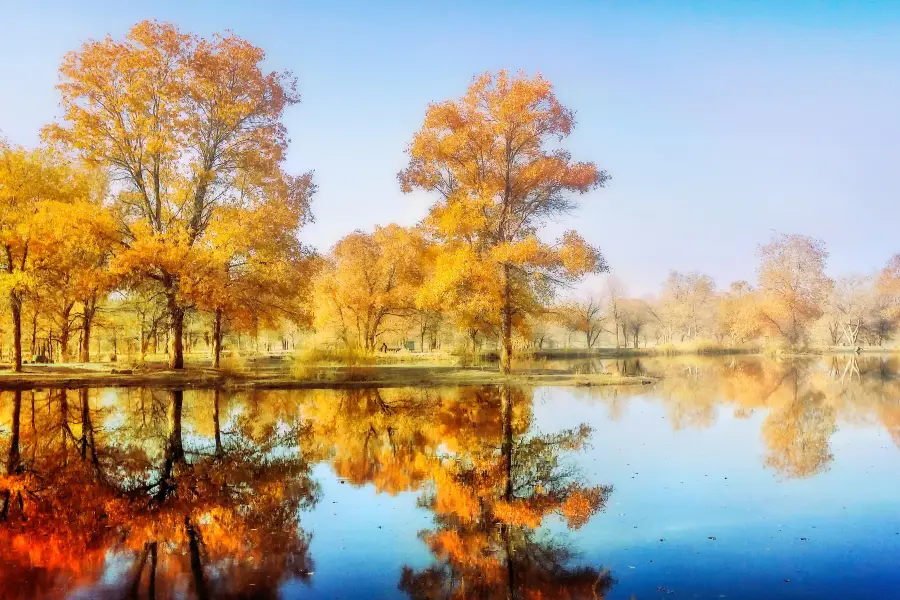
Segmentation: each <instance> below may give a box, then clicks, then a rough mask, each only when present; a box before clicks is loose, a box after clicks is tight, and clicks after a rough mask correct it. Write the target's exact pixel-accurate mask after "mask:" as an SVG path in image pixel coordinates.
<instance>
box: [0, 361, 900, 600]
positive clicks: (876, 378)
mask: <svg viewBox="0 0 900 600" xmlns="http://www.w3.org/2000/svg"><path fill="white" fill-rule="evenodd" d="M592 368H597V369H620V368H622V366H621V365H614V364H609V365H604V364H602V363H598V364H595V365H594V366H593V367H592ZM626 368H627V367H626ZM631 368H633V369H637V368H638V367H637V365H633V367H631ZM640 369H641V371H642V372H647V373H651V374H658V375H660V376H661V381H660V382H659V383H658V384H656V385H655V386H654V387H653V388H652V389H648V388H646V387H644V388H618V389H598V388H594V389H581V388H580V389H578V390H574V391H570V392H567V393H574V394H587V395H590V396H591V397H593V398H597V399H599V400H600V401H601V402H604V403H607V404H608V405H609V406H610V413H611V415H612V417H613V418H615V415H616V414H617V411H620V410H622V409H623V408H624V406H625V405H626V404H627V403H628V402H629V401H630V400H631V398H635V397H638V396H640V397H644V398H646V399H648V400H649V401H650V402H658V403H661V404H662V406H663V407H664V408H665V410H666V411H667V413H668V421H669V422H670V423H671V425H672V426H673V427H675V428H698V427H709V426H711V425H712V424H714V423H715V421H716V419H717V418H718V415H719V414H720V412H721V411H723V410H730V411H732V412H733V414H735V415H736V416H737V417H739V418H745V417H749V416H752V415H754V414H755V413H758V412H759V413H762V415H763V417H762V419H761V421H760V433H761V437H762V441H763V445H764V448H765V457H764V459H763V464H764V465H765V466H766V467H768V468H770V469H773V470H774V471H775V472H776V473H778V474H779V475H781V476H783V477H788V478H797V477H811V476H814V475H815V474H816V473H820V472H822V471H824V470H826V469H828V467H829V464H830V463H831V461H832V460H833V456H832V451H831V445H830V441H831V436H832V435H833V433H834V432H835V430H836V428H837V424H838V423H839V422H848V423H861V424H865V425H878V426H882V427H885V428H886V429H887V431H888V432H889V434H890V435H891V436H892V438H893V439H894V440H895V441H896V442H897V443H898V445H900V380H898V378H897V377H896V375H895V373H896V371H897V369H896V364H895V362H894V361H893V360H884V359H872V358H859V357H855V356H838V357H834V358H833V359H828V360H826V361H824V362H822V361H810V360H782V361H773V360H761V359H757V358H751V357H729V358H724V359H723V358H721V357H720V358H696V357H694V358H685V357H682V358H676V359H665V360H659V359H644V360H642V362H641V365H640ZM531 394H532V392H531V391H530V390H528V389H519V388H498V387H462V388H453V389H450V388H448V389H440V390H421V389H357V390H346V391H334V390H304V391H298V390H294V391H289V390H267V391H254V392H243V393H234V392H224V391H221V392H220V391H215V390H208V391H189V392H180V391H165V390H148V389H141V390H91V391H88V390H86V389H80V390H62V389H60V390H50V391H47V390H43V391H30V390H29V391H24V392H23V391H15V392H13V391H7V392H2V394H0V459H2V469H0V545H2V546H0V547H2V555H0V589H2V590H3V594H4V597H12V598H63V597H68V596H69V595H70V592H71V591H72V590H79V593H80V594H82V595H84V596H87V597H92V598H117V599H118V598H171V597H196V598H235V597H248V596H252V597H254V598H265V597H275V596H277V595H278V594H279V593H280V590H281V589H282V588H283V584H284V583H285V582H288V581H301V582H303V581H306V582H309V581H311V580H312V578H313V575H312V572H313V570H314V569H313V560H312V557H311V555H310V549H309V548H310V540H311V533H310V532H307V531H305V530H304V529H303V527H302V522H303V517H302V515H303V511H304V510H306V509H310V508H313V507H314V506H315V505H316V504H317V502H318V500H319V496H320V491H319V486H318V484H317V482H316V481H314V480H313V477H312V471H311V468H312V466H313V465H315V464H318V463H327V464H328V465H330V467H331V468H332V470H333V471H334V473H335V474H336V475H337V476H338V477H339V478H341V479H342V480H344V481H346V482H347V483H349V484H350V485H351V486H371V487H373V488H374V489H375V490H376V491H377V492H382V493H387V494H392V495H393V494H399V493H404V492H411V493H415V494H417V495H418V497H419V505H420V506H421V507H423V508H425V509H427V510H428V511H430V512H431V513H432V515H433V522H432V525H431V526H430V527H428V528H427V529H426V530H425V531H422V532H420V535H419V537H420V539H421V542H422V543H424V545H425V547H426V548H427V549H428V550H429V552H430V554H431V558H432V563H431V565H430V566H427V567H424V568H412V567H409V566H407V567H403V568H402V570H398V587H399V589H398V590H397V591H398V593H403V594H406V595H407V596H409V597H411V598H448V599H449V598H460V599H462V598H538V597H545V598H546V597H553V598H601V597H603V596H604V595H605V594H606V593H607V592H608V590H609V589H610V587H611V585H612V582H613V580H612V577H611V575H610V573H608V572H606V571H605V570H603V569H602V568H600V567H596V566H590V565H586V564H585V563H584V561H583V560H580V559H579V558H578V553H577V551H576V548H574V547H573V546H572V545H571V543H570V542H568V541H567V540H569V539H571V538H570V537H569V536H567V535H566V533H565V531H564V530H563V529H564V528H560V527H557V526H552V527H547V526H546V525H548V524H550V525H555V524H562V525H564V526H565V527H567V528H569V529H576V528H578V527H580V526H582V525H584V524H585V523H586V522H588V520H590V519H591V517H592V516H593V515H595V514H596V513H598V512H599V511H602V510H603V508H604V506H605V503H606V501H607V498H608V497H609V494H610V493H611V487H608V486H606V485H602V483H603V482H586V481H584V480H583V479H582V477H581V475H580V473H579V472H578V471H577V470H575V469H574V468H573V467H572V466H571V465H572V464H574V463H575V462H576V461H577V457H578V455H579V451H580V450H581V449H582V448H583V447H584V445H585V444H586V443H587V442H588V440H589V437H590V431H589V429H588V428H587V427H586V426H578V427H575V428H573V429H571V430H564V431H557V432H549V433H548V432H543V431H539V430H538V429H537V427H536V425H535V423H534V422H533V420H534V419H533V415H532V408H533V401H532V397H531ZM551 516H553V517H554V518H550V517H551ZM550 531H558V533H556V534H554V535H551V534H550V533H549V532H550ZM329 541H330V540H324V543H328V542H329ZM398 568H399V567H398Z"/></svg>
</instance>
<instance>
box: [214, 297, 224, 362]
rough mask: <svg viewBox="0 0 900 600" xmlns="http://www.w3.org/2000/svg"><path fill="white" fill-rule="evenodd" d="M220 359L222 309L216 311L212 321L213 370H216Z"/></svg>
mask: <svg viewBox="0 0 900 600" xmlns="http://www.w3.org/2000/svg"><path fill="white" fill-rule="evenodd" d="M221 357H222V309H221V308H217V309H216V319H215V321H213V368H214V369H218V368H219V363H220V360H221Z"/></svg>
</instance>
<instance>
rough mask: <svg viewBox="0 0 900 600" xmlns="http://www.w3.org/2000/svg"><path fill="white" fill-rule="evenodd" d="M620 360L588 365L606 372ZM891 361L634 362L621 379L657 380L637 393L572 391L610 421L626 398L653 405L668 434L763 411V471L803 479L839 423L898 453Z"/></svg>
mask: <svg viewBox="0 0 900 600" xmlns="http://www.w3.org/2000/svg"><path fill="white" fill-rule="evenodd" d="M620 365H621V361H611V362H608V363H605V362H604V361H593V363H592V364H591V366H590V367H589V368H590V369H593V370H595V371H612V370H616V369H618V368H620ZM898 367H900V363H898V359H897V358H894V357H890V358H886V357H858V356H856V355H838V356H833V357H829V358H826V359H818V358H815V359H813V358H808V359H785V360H772V359H763V358H759V357H729V358H722V357H709V358H703V357H677V358H666V359H661V358H656V359H646V358H645V359H643V360H641V361H640V362H638V361H635V362H634V363H632V364H631V365H629V366H628V367H621V368H627V369H629V373H636V374H637V373H639V374H642V375H653V376H657V377H660V381H659V383H657V384H656V385H655V386H654V387H653V389H652V391H650V392H648V391H647V390H645V389H642V388H629V387H619V388H589V389H584V388H580V389H579V390H578V393H579V394H580V395H587V396H590V397H592V398H597V399H600V400H601V401H603V402H604V403H606V404H608V406H609V408H610V415H611V417H612V418H616V417H617V415H619V414H621V412H622V411H623V410H624V408H625V406H627V404H628V402H629V401H630V400H631V399H634V398H637V397H640V398H644V397H648V398H650V399H652V400H653V401H656V402H660V403H661V404H662V405H663V406H664V407H665V410H666V413H667V418H668V421H669V422H670V423H671V424H672V426H673V427H674V428H675V429H688V428H707V427H711V426H712V425H714V424H715V422H716V420H717V418H718V416H719V414H720V411H722V410H727V409H730V410H731V411H732V412H733V414H734V415H735V416H737V417H739V418H749V417H751V416H752V415H753V414H754V413H755V412H756V411H763V412H764V414H765V420H764V422H763V425H762V428H761V435H762V438H763V441H764V443H765V446H766V449H767V457H766V459H765V460H766V465H767V466H769V467H770V468H772V469H775V470H776V471H777V472H778V473H779V474H781V475H783V476H785V477H790V478H803V477H810V476H812V475H815V474H817V473H820V472H822V471H824V470H827V468H828V466H829V464H830V463H831V461H832V459H833V458H834V457H833V455H832V453H831V449H830V440H831V437H832V435H833V434H834V433H835V432H836V430H837V424H838V421H839V420H842V421H844V422H847V423H852V424H860V425H876V426H880V427H884V428H885V429H886V430H887V431H888V433H889V434H890V435H891V437H892V439H893V440H894V443H895V444H896V445H897V446H898V448H900V378H898V376H897V372H898Z"/></svg>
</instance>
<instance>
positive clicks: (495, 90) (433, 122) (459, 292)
mask: <svg viewBox="0 0 900 600" xmlns="http://www.w3.org/2000/svg"><path fill="white" fill-rule="evenodd" d="M574 124H575V116H574V113H573V112H572V111H571V110H569V109H567V108H566V107H564V106H563V105H562V104H561V103H560V102H559V101H558V100H557V99H556V96H555V95H554V93H553V87H552V86H551V84H550V82H549V81H547V80H546V79H544V78H543V77H541V76H536V77H528V76H526V75H524V74H519V75H516V76H511V75H509V74H508V73H507V72H506V71H501V72H499V73H497V74H496V75H494V74H490V73H486V74H484V75H481V76H480V77H477V78H476V79H475V80H474V81H473V82H472V85H471V86H470V87H469V90H468V92H467V93H466V95H465V96H463V97H462V98H460V99H458V100H450V101H447V102H442V103H438V104H432V105H431V106H429V107H428V110H427V112H426V114H425V122H424V124H423V126H422V129H421V130H419V131H418V132H417V133H416V134H415V136H414V137H413V141H412V143H411V144H410V145H409V148H408V149H407V152H408V154H409V165H408V166H407V167H406V169H404V170H403V171H402V172H401V173H400V174H399V179H400V184H401V187H402V189H403V191H404V192H411V191H412V190H414V189H421V190H425V191H429V192H436V193H437V194H439V196H440V199H439V200H438V201H437V202H436V203H435V204H434V205H433V206H432V208H431V212H430V213H429V215H428V218H427V219H426V224H427V226H428V228H429V230H430V232H431V234H432V235H433V236H434V237H435V238H436V239H437V240H439V241H440V242H441V243H442V244H443V245H444V246H445V253H444V255H443V256H445V257H446V258H444V259H443V260H439V261H438V265H437V269H436V272H435V275H434V277H433V278H432V280H431V281H430V282H429V283H428V287H430V288H431V293H432V295H433V296H434V297H440V298H444V299H445V300H446V301H447V302H448V304H449V305H450V306H451V307H452V305H453V303H455V302H457V301H458V300H459V299H460V298H462V297H467V296H468V297H470V295H471V291H472V290H475V291H476V292H477V293H478V294H480V295H481V296H482V297H483V299H484V302H485V303H486V304H487V305H488V306H491V307H492V312H493V314H494V315H496V321H497V322H498V325H499V330H500V345H501V370H502V371H503V372H506V373H508V372H509V371H510V368H511V360H512V351H513V348H512V332H513V328H514V327H516V326H519V325H521V324H522V323H524V318H525V317H526V316H527V315H528V314H529V313H530V312H532V311H534V310H535V309H536V308H538V307H541V306H544V305H546V304H547V302H548V300H549V296H550V295H551V294H552V291H553V289H554V287H555V286H557V285H558V284H563V283H566V282H570V281H573V280H574V279H576V278H578V277H580V276H582V275H584V274H586V273H596V272H600V271H604V270H605V269H606V264H605V262H604V260H603V258H602V256H601V254H600V252H599V250H597V249H596V248H593V247H591V246H590V245H589V244H587V243H586V242H585V241H584V239H582V237H581V236H580V235H578V234H577V233H576V232H574V231H568V232H566V233H565V234H563V236H562V237H561V238H560V239H559V240H558V241H557V242H555V243H552V244H551V243H547V242H545V241H543V240H542V239H540V238H539V236H538V234H539V231H540V230H541V228H542V227H543V226H544V224H545V223H546V222H547V221H549V220H551V219H554V218H556V217H559V216H561V215H563V214H566V213H568V212H570V211H571V210H573V209H574V208H575V207H576V204H575V202H574V201H573V200H572V199H571V195H572V194H573V193H578V194H583V193H585V192H588V191H590V190H592V189H594V188H597V187H602V186H603V185H604V184H605V183H606V181H607V180H608V179H609V177H608V175H607V174H606V172H605V171H600V170H598V169H597V166H596V165H594V164H593V163H588V162H575V161H573V160H572V157H571V155H570V154H569V153H568V152H567V151H565V150H563V149H560V148H558V147H557V146H556V144H558V143H559V142H561V141H562V140H563V139H565V138H566V137H567V136H568V135H569V134H570V133H571V131H572V128H573V126H574ZM473 279H476V280H478V281H473ZM470 312H472V311H470Z"/></svg>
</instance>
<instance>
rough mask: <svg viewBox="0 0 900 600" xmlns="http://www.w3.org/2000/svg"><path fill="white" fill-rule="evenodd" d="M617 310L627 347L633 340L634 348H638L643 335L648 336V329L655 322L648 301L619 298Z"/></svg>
mask: <svg viewBox="0 0 900 600" xmlns="http://www.w3.org/2000/svg"><path fill="white" fill-rule="evenodd" d="M617 308H618V313H619V326H620V328H621V330H622V341H623V343H624V345H625V347H626V348H627V347H628V340H629V339H631V345H632V347H634V348H638V347H639V346H640V336H641V334H646V333H647V327H648V326H649V325H650V324H651V323H653V322H654V321H655V316H654V313H653V310H652V309H651V307H650V305H649V304H648V303H647V301H646V300H641V299H640V298H619V300H618V305H617ZM645 345H646V344H645Z"/></svg>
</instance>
